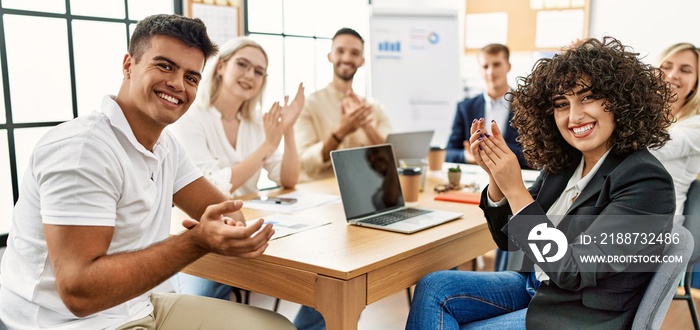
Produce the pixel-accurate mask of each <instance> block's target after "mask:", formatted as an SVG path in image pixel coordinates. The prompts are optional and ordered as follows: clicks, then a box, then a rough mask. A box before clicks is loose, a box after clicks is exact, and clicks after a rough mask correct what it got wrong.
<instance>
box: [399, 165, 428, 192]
mask: <svg viewBox="0 0 700 330" xmlns="http://www.w3.org/2000/svg"><path fill="white" fill-rule="evenodd" d="M399 167H419V168H420V170H421V176H420V189H419V191H420V192H423V187H425V177H426V176H427V174H428V160H427V159H425V158H408V159H399Z"/></svg>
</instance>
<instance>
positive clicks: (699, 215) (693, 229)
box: [683, 180, 700, 265]
mask: <svg viewBox="0 0 700 330" xmlns="http://www.w3.org/2000/svg"><path fill="white" fill-rule="evenodd" d="M686 196H688V197H687V199H686V200H685V206H684V208H683V215H685V220H684V221H683V227H685V228H686V229H688V231H690V234H692V235H693V239H695V241H696V242H699V243H698V244H695V248H694V249H693V255H692V256H691V257H690V262H689V264H690V265H694V264H696V263H698V261H700V260H698V259H700V180H695V181H693V183H691V184H690V188H689V189H688V194H687V195H686Z"/></svg>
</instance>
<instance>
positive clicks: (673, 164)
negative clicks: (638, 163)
mask: <svg viewBox="0 0 700 330" xmlns="http://www.w3.org/2000/svg"><path fill="white" fill-rule="evenodd" d="M668 132H669V134H671V141H668V142H666V144H665V145H664V146H663V147H661V148H660V149H650V150H649V151H651V153H652V155H654V156H656V158H658V159H659V161H661V164H663V165H664V167H666V170H667V171H668V173H669V174H671V176H672V177H673V185H674V186H675V188H676V214H677V215H680V214H683V211H684V209H683V205H684V204H685V200H686V195H687V194H688V189H689V188H690V184H691V183H692V182H693V180H695V178H697V176H698V173H700V115H694V116H692V117H689V118H687V119H684V120H681V121H679V122H677V123H676V124H674V125H673V126H672V127H671V128H670V129H669V131H668ZM673 222H674V224H682V223H683V217H675V218H674V220H673Z"/></svg>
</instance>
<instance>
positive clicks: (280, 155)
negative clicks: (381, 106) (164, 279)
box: [171, 37, 304, 300]
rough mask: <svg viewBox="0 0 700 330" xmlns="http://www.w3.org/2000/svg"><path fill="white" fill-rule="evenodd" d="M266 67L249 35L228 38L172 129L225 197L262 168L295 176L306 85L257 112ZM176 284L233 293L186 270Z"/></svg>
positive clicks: (253, 185) (217, 294)
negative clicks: (296, 130)
mask: <svg viewBox="0 0 700 330" xmlns="http://www.w3.org/2000/svg"><path fill="white" fill-rule="evenodd" d="M267 65H268V58H267V54H266V53H265V50H264V49H263V48H262V47H261V46H260V45H259V44H258V43H256V42H255V41H253V40H252V39H250V38H247V37H240V38H236V39H233V40H230V41H229V42H227V43H225V44H224V45H223V46H221V49H220V52H219V55H218V56H217V57H215V58H213V59H212V60H210V62H208V64H207V67H206V68H205V70H204V74H203V76H202V81H201V85H200V88H199V93H198V95H197V99H196V101H195V104H194V105H193V106H192V109H191V110H190V111H188V112H187V113H186V114H185V115H184V116H183V117H182V118H181V119H180V120H178V121H177V123H175V124H174V125H173V126H172V127H171V130H172V132H173V133H174V134H175V136H176V137H177V138H178V140H180V142H181V143H182V144H183V145H184V146H185V149H186V150H187V152H188V154H189V155H190V157H191V158H192V159H193V160H194V162H195V164H196V165H197V166H198V167H199V168H200V169H202V171H203V172H204V176H205V177H206V178H207V179H208V180H209V181H211V182H212V183H213V184H214V185H215V186H216V187H217V188H219V190H221V191H222V192H224V193H225V194H226V195H228V196H238V195H243V194H249V193H255V192H257V191H258V187H257V183H258V180H259V178H260V173H261V169H263V168H264V169H265V170H266V171H267V173H268V178H269V179H270V180H272V181H274V182H276V183H277V184H279V185H281V186H283V187H285V188H292V187H294V186H295V185H296V183H297V181H298V180H299V172H300V165H299V156H298V153H297V149H296V142H295V140H294V123H295V122H296V120H297V118H298V117H299V113H300V111H301V109H302V107H303V106H304V88H303V86H302V84H299V88H298V90H297V94H296V96H295V97H294V100H293V101H292V102H291V103H288V98H287V97H285V100H284V103H285V104H283V105H280V104H279V103H275V104H273V105H272V107H271V108H270V110H269V111H268V112H267V113H265V114H262V113H261V112H260V111H257V110H256V109H257V106H258V105H259V104H260V102H261V99H262V92H263V90H264V88H265V84H266V82H267ZM283 137H284V151H283V152H280V151H279V144H280V143H281V140H282V138H283ZM173 286H174V287H175V290H176V291H177V292H180V293H187V294H193V295H200V296H207V297H214V298H220V299H227V300H228V299H229V297H230V295H231V292H232V291H233V288H232V287H230V286H228V285H224V284H220V283H217V282H213V281H209V280H206V279H203V278H199V277H195V276H191V275H187V274H183V273H180V274H177V275H176V276H175V277H174V278H173Z"/></svg>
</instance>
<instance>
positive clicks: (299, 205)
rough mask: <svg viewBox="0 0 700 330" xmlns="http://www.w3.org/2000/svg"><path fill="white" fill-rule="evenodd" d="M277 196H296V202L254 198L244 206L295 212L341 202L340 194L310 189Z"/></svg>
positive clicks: (244, 203) (244, 202)
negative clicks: (275, 201)
mask: <svg viewBox="0 0 700 330" xmlns="http://www.w3.org/2000/svg"><path fill="white" fill-rule="evenodd" d="M275 197H283V198H296V200H297V201H296V203H293V204H273V203H269V202H260V201H254V200H247V201H243V206H244V207H246V208H249V209H255V210H263V211H272V212H278V213H293V212H297V211H301V210H305V209H308V208H312V207H316V206H319V205H323V204H327V203H332V202H339V201H340V196H338V195H331V194H323V193H315V192H308V191H299V190H297V191H293V192H290V193H287V194H282V195H277V196H275Z"/></svg>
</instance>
